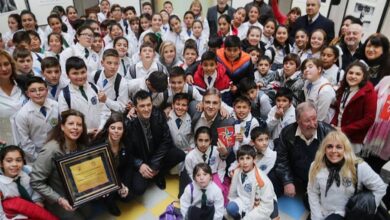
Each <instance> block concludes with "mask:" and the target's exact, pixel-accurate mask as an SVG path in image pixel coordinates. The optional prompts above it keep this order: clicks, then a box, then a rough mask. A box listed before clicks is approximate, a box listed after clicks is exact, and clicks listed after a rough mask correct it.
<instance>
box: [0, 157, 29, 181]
mask: <svg viewBox="0 0 390 220" xmlns="http://www.w3.org/2000/svg"><path fill="white" fill-rule="evenodd" d="M23 165H24V163H23V157H22V155H21V154H20V152H19V151H9V152H8V153H7V154H6V155H5V157H4V160H3V161H1V168H3V172H4V175H5V176H7V177H11V178H14V177H16V176H18V175H19V173H20V171H21V170H22V167H23Z"/></svg>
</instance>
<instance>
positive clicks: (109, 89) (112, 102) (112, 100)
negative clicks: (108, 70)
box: [93, 70, 129, 113]
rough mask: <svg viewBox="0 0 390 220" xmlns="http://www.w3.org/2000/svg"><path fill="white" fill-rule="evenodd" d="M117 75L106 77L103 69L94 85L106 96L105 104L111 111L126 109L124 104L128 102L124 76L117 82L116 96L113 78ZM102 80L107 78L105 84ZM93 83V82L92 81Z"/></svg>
mask: <svg viewBox="0 0 390 220" xmlns="http://www.w3.org/2000/svg"><path fill="white" fill-rule="evenodd" d="M116 77H117V75H116V74H115V75H114V76H112V77H110V78H106V76H105V74H104V70H102V72H101V73H100V76H99V78H98V80H97V82H96V86H97V87H98V89H99V91H103V92H104V93H105V94H106V96H107V100H106V103H105V104H106V106H107V108H109V109H110V110H112V111H116V112H122V113H123V112H124V111H125V109H126V105H127V104H128V103H129V96H128V93H127V91H128V88H127V82H126V79H125V78H122V79H121V82H120V84H119V89H118V97H116V92H115V80H116ZM104 80H107V84H106V85H105V86H103V84H104ZM93 83H95V82H93Z"/></svg>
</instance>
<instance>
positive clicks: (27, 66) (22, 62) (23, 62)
mask: <svg viewBox="0 0 390 220" xmlns="http://www.w3.org/2000/svg"><path fill="white" fill-rule="evenodd" d="M32 66H33V61H32V58H31V56H28V57H25V58H17V59H16V69H17V70H19V71H20V72H22V73H25V74H27V73H30V72H31V70H32Z"/></svg>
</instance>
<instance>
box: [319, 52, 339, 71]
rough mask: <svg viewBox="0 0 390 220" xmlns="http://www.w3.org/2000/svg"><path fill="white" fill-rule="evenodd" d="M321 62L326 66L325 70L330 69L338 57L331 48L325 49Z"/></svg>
mask: <svg viewBox="0 0 390 220" xmlns="http://www.w3.org/2000/svg"><path fill="white" fill-rule="evenodd" d="M321 60H322V64H323V65H324V69H329V68H330V67H332V66H333V64H334V63H336V61H337V59H336V56H335V54H334V53H333V50H332V49H330V48H325V49H324V50H323V51H322V52H321Z"/></svg>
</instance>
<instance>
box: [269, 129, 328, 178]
mask: <svg viewBox="0 0 390 220" xmlns="http://www.w3.org/2000/svg"><path fill="white" fill-rule="evenodd" d="M297 128H298V124H297V123H296V122H295V123H293V124H290V125H288V126H287V127H285V128H283V130H282V131H281V133H280V136H279V138H278V139H276V140H275V150H276V152H277V157H276V163H275V172H276V175H277V176H278V178H279V179H280V181H281V182H282V183H283V185H286V184H288V183H293V182H294V179H295V178H296V179H298V180H299V181H300V182H302V183H305V184H307V182H308V175H309V169H310V164H311V163H312V162H313V161H314V157H315V154H316V152H317V150H318V148H319V146H320V143H321V141H322V140H323V139H324V138H325V136H326V135H327V134H328V133H329V132H330V131H331V130H333V128H332V127H331V126H330V125H329V124H326V123H323V122H318V127H317V139H314V140H313V141H312V142H311V144H310V145H309V146H307V145H306V143H305V141H304V140H302V139H301V138H300V137H298V136H295V133H296V131H297Z"/></svg>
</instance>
